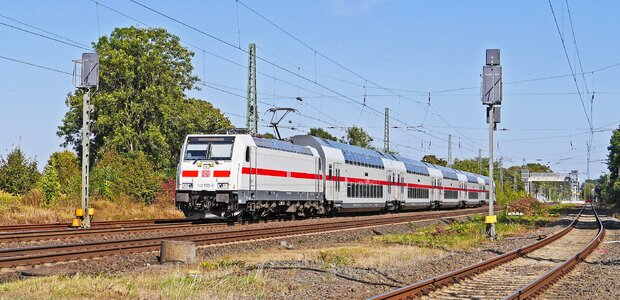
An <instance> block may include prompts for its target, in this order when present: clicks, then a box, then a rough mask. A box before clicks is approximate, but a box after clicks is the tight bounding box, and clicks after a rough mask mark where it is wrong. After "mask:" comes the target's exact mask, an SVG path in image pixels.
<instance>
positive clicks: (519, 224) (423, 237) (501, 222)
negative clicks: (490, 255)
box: [374, 214, 548, 250]
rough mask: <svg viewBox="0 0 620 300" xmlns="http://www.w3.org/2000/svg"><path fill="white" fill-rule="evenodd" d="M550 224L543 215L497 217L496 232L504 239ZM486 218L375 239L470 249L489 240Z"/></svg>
mask: <svg viewBox="0 0 620 300" xmlns="http://www.w3.org/2000/svg"><path fill="white" fill-rule="evenodd" d="M546 221H548V218H546V217H542V216H508V215H506V214H498V215H497V223H496V231H497V234H498V236H500V238H505V237H510V236H515V235H519V234H523V233H525V232H527V231H531V230H534V229H535V228H536V226H537V225H539V224H540V223H541V222H546ZM485 228H486V225H485V224H484V217H482V216H476V217H471V218H469V219H468V220H466V221H457V222H454V223H452V224H450V225H433V226H428V227H424V228H421V229H419V230H418V231H416V232H413V233H405V234H389V235H384V236H378V237H374V240H375V241H377V242H380V243H384V244H399V245H415V246H419V247H424V248H431V249H443V250H467V249H471V248H474V247H477V246H479V245H480V244H482V243H484V242H486V241H487V239H486V235H485Z"/></svg>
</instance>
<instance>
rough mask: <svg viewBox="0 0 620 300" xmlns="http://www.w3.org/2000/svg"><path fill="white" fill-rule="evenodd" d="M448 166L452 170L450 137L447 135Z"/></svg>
mask: <svg viewBox="0 0 620 300" xmlns="http://www.w3.org/2000/svg"><path fill="white" fill-rule="evenodd" d="M448 166H449V167H450V168H452V135H451V134H448Z"/></svg>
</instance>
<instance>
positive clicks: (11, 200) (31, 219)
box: [0, 190, 183, 225]
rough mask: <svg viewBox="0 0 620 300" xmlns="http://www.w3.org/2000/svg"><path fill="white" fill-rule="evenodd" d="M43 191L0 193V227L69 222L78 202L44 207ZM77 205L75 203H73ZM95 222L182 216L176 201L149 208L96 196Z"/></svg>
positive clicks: (65, 202) (126, 200)
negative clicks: (15, 194) (15, 193)
mask: <svg viewBox="0 0 620 300" xmlns="http://www.w3.org/2000/svg"><path fill="white" fill-rule="evenodd" d="M42 197H43V196H42V195H41V194H40V192H37V191H36V190H35V191H31V192H29V193H27V194H26V195H24V196H13V195H11V194H8V193H5V192H2V191H0V224H1V225H9V224H34V223H56V222H67V223H68V222H70V221H71V219H72V218H73V214H74V210H75V208H76V207H77V203H72V202H71V201H60V202H58V203H55V204H53V205H45V204H42V203H44V201H43V199H42ZM73 202H74V201H73ZM91 207H93V208H95V219H94V220H95V221H103V220H131V219H163V218H180V217H182V216H183V214H182V213H181V212H179V211H177V210H176V209H175V208H174V204H173V201H172V200H170V201H169V202H168V203H156V204H151V205H146V204H144V203H141V202H137V201H133V200H131V199H129V198H121V199H119V200H116V201H114V202H112V201H109V200H104V199H100V198H96V197H93V198H92V200H91Z"/></svg>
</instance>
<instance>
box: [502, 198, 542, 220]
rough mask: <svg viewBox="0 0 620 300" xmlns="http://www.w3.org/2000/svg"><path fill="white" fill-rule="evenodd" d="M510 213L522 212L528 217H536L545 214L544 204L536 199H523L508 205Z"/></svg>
mask: <svg viewBox="0 0 620 300" xmlns="http://www.w3.org/2000/svg"><path fill="white" fill-rule="evenodd" d="M506 209H507V211H509V212H520V213H523V214H524V215H526V216H535V215H541V214H544V213H545V211H544V210H543V208H542V204H541V203H540V202H539V201H538V200H536V199H534V198H529V197H528V198H521V199H517V200H515V201H512V202H510V203H508V205H507V206H506Z"/></svg>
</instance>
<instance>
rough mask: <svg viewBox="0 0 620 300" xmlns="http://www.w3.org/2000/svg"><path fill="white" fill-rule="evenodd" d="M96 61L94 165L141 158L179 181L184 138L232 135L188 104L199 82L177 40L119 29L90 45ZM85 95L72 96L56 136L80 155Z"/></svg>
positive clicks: (193, 102) (210, 114)
mask: <svg viewBox="0 0 620 300" xmlns="http://www.w3.org/2000/svg"><path fill="white" fill-rule="evenodd" d="M93 48H94V49H95V50H96V51H97V53H98V54H99V61H100V75H99V78H100V82H99V90H98V91H97V93H95V94H94V96H93V97H92V98H91V102H92V104H94V105H95V111H94V113H93V115H92V119H93V128H92V130H93V139H92V148H91V150H92V153H93V155H92V157H93V158H94V159H95V160H96V159H98V158H100V157H101V156H102V154H103V153H104V152H105V151H106V150H110V151H115V152H118V153H128V152H134V151H140V152H143V153H144V154H145V155H146V156H147V157H148V159H149V160H150V161H151V162H152V163H153V164H155V167H156V168H157V169H159V170H165V169H167V170H168V172H169V173H174V166H175V165H176V163H177V159H178V151H179V150H180V147H181V143H182V141H183V137H184V136H185V135H186V134H189V133H198V132H202V133H209V132H214V131H215V130H218V129H220V128H229V127H231V124H230V121H229V120H228V119H227V118H225V117H224V116H223V115H222V113H221V112H220V111H219V110H218V109H216V108H214V107H213V106H212V105H211V104H210V103H208V102H205V101H200V100H199V99H193V98H187V96H186V95H185V92H187V91H189V90H191V89H193V88H195V85H196V83H197V82H198V77H196V76H194V75H192V70H193V67H192V64H191V58H192V57H193V55H194V53H193V52H191V51H189V50H188V49H186V48H184V47H182V46H181V44H180V40H179V37H177V36H175V35H172V34H170V33H168V32H167V31H166V30H165V29H161V28H135V27H129V28H116V29H115V30H114V31H113V32H112V33H111V34H110V36H109V37H108V36H103V37H101V38H99V40H98V41H97V42H96V43H94V44H93ZM82 95H83V91H82V90H76V91H74V92H73V93H71V94H69V95H68V96H67V99H66V104H67V106H68V108H69V111H68V112H67V113H66V114H65V116H64V119H63V122H62V125H61V126H59V128H58V132H57V134H58V136H60V137H62V138H63V139H64V143H63V145H64V146H67V145H71V146H73V148H74V149H75V150H76V152H77V153H78V155H81V144H82V133H81V128H82Z"/></svg>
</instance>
